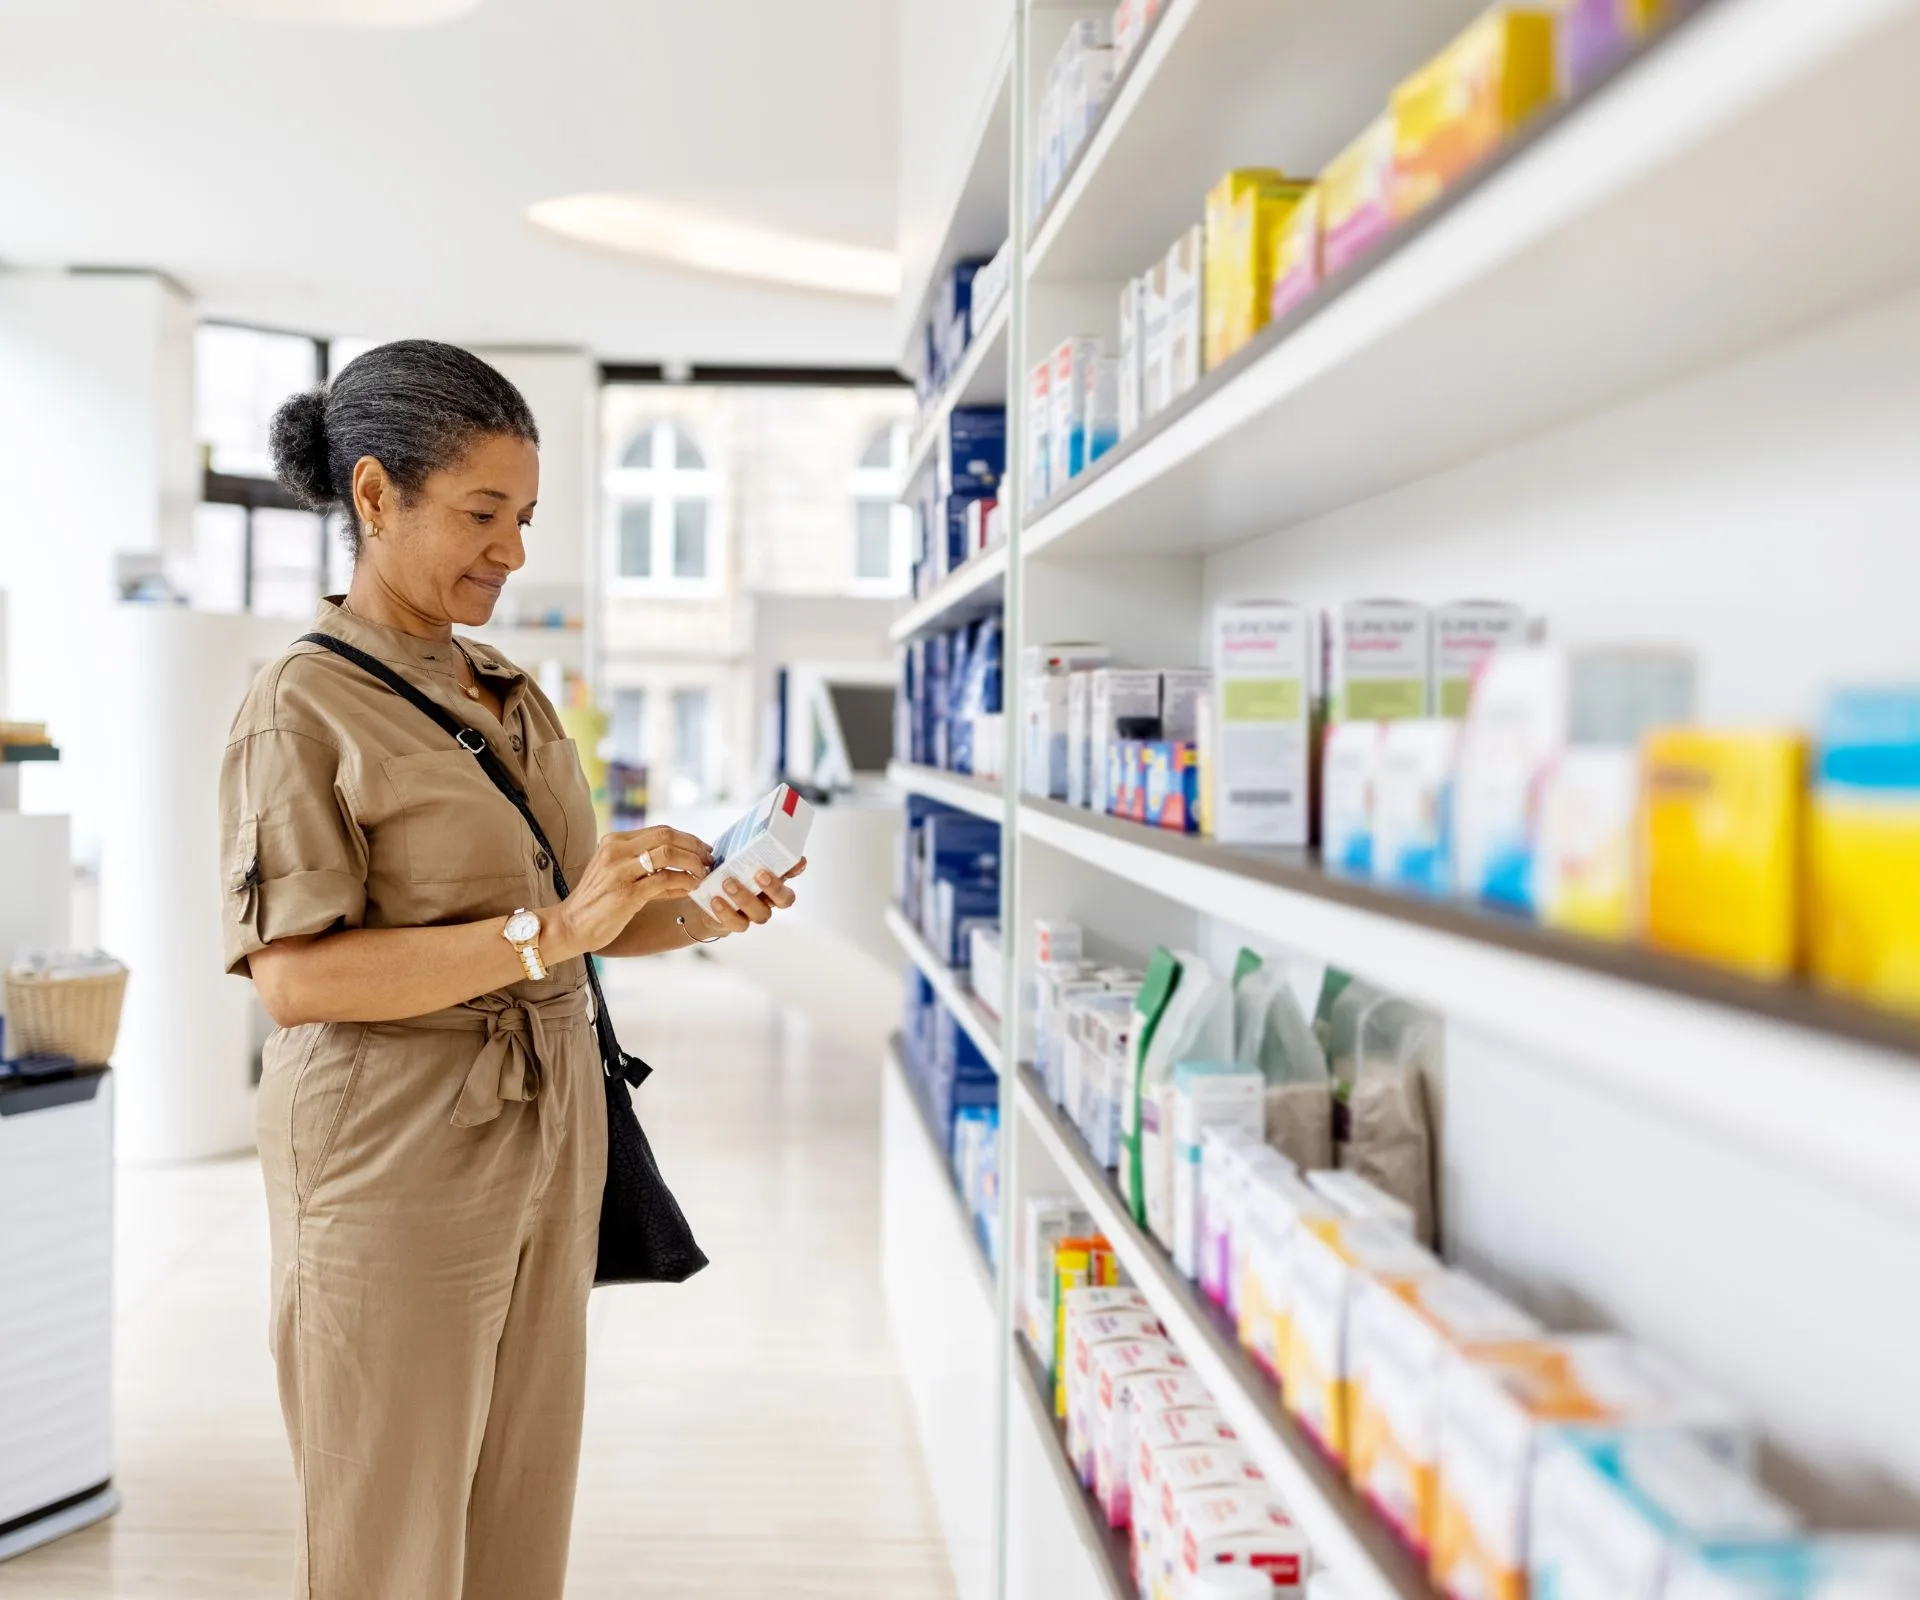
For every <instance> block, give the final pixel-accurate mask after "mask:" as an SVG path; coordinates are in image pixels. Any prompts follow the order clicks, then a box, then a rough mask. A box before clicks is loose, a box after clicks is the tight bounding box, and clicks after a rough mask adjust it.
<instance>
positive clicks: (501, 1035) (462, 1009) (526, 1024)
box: [413, 986, 593, 1128]
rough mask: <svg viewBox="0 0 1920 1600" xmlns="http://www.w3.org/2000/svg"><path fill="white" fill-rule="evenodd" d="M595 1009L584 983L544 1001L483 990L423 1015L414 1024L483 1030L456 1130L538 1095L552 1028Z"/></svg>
mask: <svg viewBox="0 0 1920 1600" xmlns="http://www.w3.org/2000/svg"><path fill="white" fill-rule="evenodd" d="M592 1015H593V1008H592V1005H591V1003H590V1001H589V1000H588V997H587V990H586V988H585V987H584V986H582V987H581V988H578V989H567V990H564V991H562V992H561V993H559V994H556V995H551V996H549V997H548V998H546V999H544V1000H526V999H522V998H520V997H519V996H517V995H513V994H483V995H481V996H480V997H479V999H477V1000H472V1001H469V1002H468V1003H467V1004H466V1005H463V1006H451V1007H449V1008H448V1009H447V1010H445V1011H438V1012H435V1013H434V1014H433V1015H432V1016H429V1017H422V1018H420V1019H418V1021H416V1022H415V1023H414V1024H413V1026H415V1027H422V1028H452V1029H458V1030H460V1031H462V1032H475V1033H484V1034H485V1035H486V1042H485V1043H484V1044H482V1045H481V1046H480V1050H479V1053H478V1054H477V1055H475V1057H474V1058H473V1065H472V1066H471V1067H470V1068H469V1069H468V1070H467V1080H466V1082H465V1083H464V1084H463V1085H462V1086H461V1089H460V1099H459V1102H458V1103H457V1104H456V1105H455V1106H454V1108H453V1117H452V1123H453V1126H454V1127H456V1128H477V1127H480V1126H481V1125H482V1124H483V1123H488V1122H492V1121H493V1120H494V1119H495V1118H497V1117H498V1116H499V1115H500V1109H501V1107H502V1106H505V1105H508V1104H512V1103H517V1102H524V1101H528V1100H532V1099H534V1098H535V1097H536V1096H537V1095H538V1094H539V1093H540V1086H541V1084H542V1083H543V1082H544V1081H545V1079H546V1074H547V1070H548V1067H549V1066H550V1064H551V1063H552V1061H553V1049H552V1044H551V1042H550V1040H549V1038H548V1030H549V1029H550V1028H556V1027H560V1026H563V1025H564V1024H566V1023H570V1022H574V1021H581V1022H585V1021H587V1020H588V1019H589V1018H590V1017H591V1016H592Z"/></svg>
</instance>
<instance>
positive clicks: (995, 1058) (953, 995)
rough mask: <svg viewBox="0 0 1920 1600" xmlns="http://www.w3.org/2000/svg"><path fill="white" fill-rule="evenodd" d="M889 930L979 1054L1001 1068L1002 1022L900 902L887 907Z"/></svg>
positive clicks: (994, 1068) (996, 1068)
mask: <svg viewBox="0 0 1920 1600" xmlns="http://www.w3.org/2000/svg"><path fill="white" fill-rule="evenodd" d="M887 930H888V931H889V932H890V933H891V934H892V935H893V936H894V938H895V939H897V940H898V941H899V943H900V948H901V949H902V950H903V951H905V952H906V955H907V959H908V960H909V961H911V962H912V963H913V964H914V965H915V966H916V967H918V968H919V969H920V971H921V972H922V973H923V974H924V975H925V976H926V979H927V981H928V982H929V983H931V984H932V985H933V989H934V993H936V994H937V995H939V997H940V999H941V1002H942V1003H943V1004H944V1005H945V1006H946V1007H947V1009H948V1010H949V1011H951V1012H952V1013H953V1014H954V1016H955V1017H956V1018H958V1019H959V1022H960V1026H961V1027H963V1028H965V1029H966V1031H967V1037H968V1038H970V1039H971V1040H973V1042H974V1043H975V1044H976V1045H978V1046H979V1048H980V1054H981V1055H983V1056H985V1057H986V1058H987V1065H988V1066H990V1067H992V1068H993V1070H994V1071H995V1072H1000V1071H1001V1065H1000V1060H1001V1057H1000V1023H999V1021H998V1020H997V1019H996V1018H994V1017H993V1016H991V1015H990V1014H989V1013H988V1012H987V1010H986V1008H985V1007H983V1006H982V1005H981V1004H980V1002H979V1001H978V1000H976V999H974V997H973V991H972V990H971V989H969V988H968V987H967V985H966V983H965V981H964V978H963V975H962V974H960V973H958V972H955V971H954V970H953V969H952V968H951V967H949V966H947V965H946V963H945V962H943V961H941V960H940V958H939V957H938V956H937V955H936V954H935V953H934V951H933V948H932V947H931V946H930V945H929V944H928V943H927V941H926V940H925V939H923V938H922V937H921V936H920V930H919V929H918V928H916V927H915V926H914V925H913V924H912V923H911V922H909V921H907V919H906V917H905V915H903V914H902V912H901V911H900V908H899V907H898V906H888V907H887Z"/></svg>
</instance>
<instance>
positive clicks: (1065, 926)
mask: <svg viewBox="0 0 1920 1600" xmlns="http://www.w3.org/2000/svg"><path fill="white" fill-rule="evenodd" d="M1084 943H1085V934H1084V932H1083V931H1082V929H1081V927H1080V924H1079V923H1077V922H1070V921H1068V920H1067V919H1066V918H1064V917H1035V918H1034V919H1033V959H1034V960H1035V961H1037V962H1038V963H1039V964H1040V965H1041V966H1043V967H1051V966H1053V965H1055V964H1056V963H1057V962H1062V961H1078V960H1080V959H1081V957H1082V955H1083V953H1084V951H1083V945H1084Z"/></svg>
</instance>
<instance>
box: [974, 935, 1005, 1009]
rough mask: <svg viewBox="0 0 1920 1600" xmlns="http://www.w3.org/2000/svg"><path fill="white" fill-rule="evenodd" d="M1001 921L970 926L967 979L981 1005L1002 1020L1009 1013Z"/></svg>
mask: <svg viewBox="0 0 1920 1600" xmlns="http://www.w3.org/2000/svg"><path fill="white" fill-rule="evenodd" d="M1001 949H1002V946H1001V943H1000V928H999V925H998V924H997V923H984V922H977V923H975V924H974V925H973V926H972V927H971V928H969V929H968V930H967V979H968V982H969V983H970V984H971V986H972V988H973V995H974V998H975V999H976V1000H978V1001H979V1002H980V1004H981V1006H982V1007H983V1008H984V1009H986V1010H988V1011H990V1012H992V1013H993V1016H994V1019H995V1020H996V1021H998V1020H999V1019H1000V1018H1001V1017H1002V1016H1004V1015H1005V1014H1006V1008H1007V995H1006V988H1005V984H1006V968H1005V967H1004V965H1003V964H1002V962H1001Z"/></svg>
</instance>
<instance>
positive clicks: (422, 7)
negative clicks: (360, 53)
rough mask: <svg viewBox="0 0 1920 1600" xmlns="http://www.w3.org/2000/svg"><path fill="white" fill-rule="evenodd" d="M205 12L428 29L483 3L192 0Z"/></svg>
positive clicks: (345, 25) (312, 23)
mask: <svg viewBox="0 0 1920 1600" xmlns="http://www.w3.org/2000/svg"><path fill="white" fill-rule="evenodd" d="M193 3H194V4H195V5H197V6H198V7H199V8H200V9H201V10H203V11H212V12H216V13H218V14H219V15H221V16H227V17H248V18H252V19H254V20H256V21H261V22H287V23H296V24H300V25H303V26H308V27H323V28H428V27H432V26H433V25H434V24H435V23H440V22H452V21H453V20H454V19H455V18H456V17H464V16H465V15H466V14H467V13H468V12H470V11H477V10H478V9H479V8H480V6H481V4H482V0H193Z"/></svg>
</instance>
